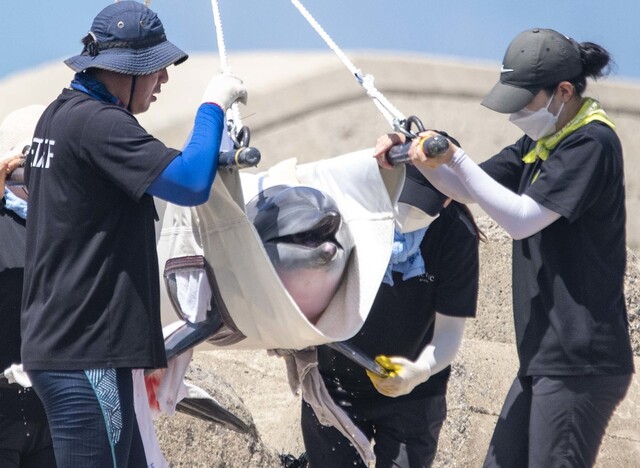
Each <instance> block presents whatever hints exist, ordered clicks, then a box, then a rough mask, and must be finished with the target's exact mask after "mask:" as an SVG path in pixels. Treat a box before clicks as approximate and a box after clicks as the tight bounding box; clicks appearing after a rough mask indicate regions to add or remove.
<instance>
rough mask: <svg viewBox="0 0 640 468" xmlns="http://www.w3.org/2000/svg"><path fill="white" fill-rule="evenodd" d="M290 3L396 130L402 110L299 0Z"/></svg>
mask: <svg viewBox="0 0 640 468" xmlns="http://www.w3.org/2000/svg"><path fill="white" fill-rule="evenodd" d="M291 3H292V4H293V6H295V7H296V8H297V9H298V11H299V12H300V13H301V14H302V16H304V18H305V19H306V20H307V22H308V23H309V24H310V25H311V27H312V28H313V29H315V30H316V32H317V33H318V34H319V35H320V37H322V39H324V41H325V42H326V43H327V45H328V46H329V48H330V49H331V50H333V52H335V54H336V55H337V56H338V58H340V60H342V63H343V64H344V65H345V66H346V67H347V69H348V70H349V71H350V72H351V73H352V74H353V75H354V76H355V78H356V80H357V81H358V83H359V84H360V86H362V87H363V88H364V90H365V91H366V92H367V95H368V96H369V97H370V98H371V99H373V103H374V104H375V105H376V107H377V108H378V110H379V111H380V112H381V113H382V115H383V116H384V118H385V119H386V120H387V122H389V125H391V127H392V128H393V129H394V130H398V129H399V127H401V122H402V121H404V120H405V117H404V115H403V114H402V112H400V111H399V110H398V109H397V108H396V107H395V106H393V105H392V104H391V103H390V102H389V101H388V100H387V98H385V97H384V96H383V95H382V93H381V92H380V91H378V89H376V87H375V85H374V77H373V76H372V75H363V74H362V72H361V71H360V70H359V69H358V68H356V67H355V65H354V64H353V63H352V62H351V60H349V58H348V57H347V56H346V55H345V54H344V53H343V52H342V51H341V50H340V48H339V47H338V45H337V44H336V43H335V42H334V41H333V39H331V37H330V36H329V34H327V32H326V31H325V30H324V29H323V28H322V26H320V23H318V22H317V21H316V20H315V18H314V17H313V16H312V15H311V13H309V10H307V9H306V8H305V7H304V5H302V3H300V1H299V0H291Z"/></svg>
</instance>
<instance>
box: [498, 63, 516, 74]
mask: <svg viewBox="0 0 640 468" xmlns="http://www.w3.org/2000/svg"><path fill="white" fill-rule="evenodd" d="M512 71H515V70H514V69H513V68H504V65H500V73H507V72H512Z"/></svg>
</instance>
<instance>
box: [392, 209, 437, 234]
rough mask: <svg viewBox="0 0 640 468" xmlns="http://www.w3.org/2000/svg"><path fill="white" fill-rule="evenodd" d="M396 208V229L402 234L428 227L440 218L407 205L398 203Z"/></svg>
mask: <svg viewBox="0 0 640 468" xmlns="http://www.w3.org/2000/svg"><path fill="white" fill-rule="evenodd" d="M395 208H396V209H395V211H396V213H395V214H396V229H397V230H398V231H399V232H401V233H402V234H406V233H408V232H413V231H417V230H418V229H422V228H425V227H428V226H429V225H430V224H431V223H432V222H433V221H434V220H435V219H436V218H437V217H438V216H439V215H436V216H430V215H428V214H427V213H425V212H424V211H422V210H421V209H419V208H416V207H415V206H413V205H408V204H406V203H398V204H397V205H396V207H395Z"/></svg>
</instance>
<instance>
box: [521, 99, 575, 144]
mask: <svg viewBox="0 0 640 468" xmlns="http://www.w3.org/2000/svg"><path fill="white" fill-rule="evenodd" d="M555 95H556V93H555V92H554V93H553V95H552V96H551V98H550V99H549V102H547V105H546V106H545V107H543V108H542V109H538V110H537V111H532V110H529V109H527V108H526V107H525V108H524V109H522V110H519V111H518V112H514V113H513V114H511V115H510V116H509V121H510V122H511V123H512V124H514V125H515V126H517V127H518V128H520V130H522V131H523V132H524V133H526V134H527V136H528V137H529V138H531V139H532V140H534V141H537V140H539V139H540V138H542V137H546V136H547V135H551V134H552V133H555V131H556V123H557V122H558V116H559V115H560V112H562V108H563V107H564V102H563V103H562V105H561V106H560V110H559V111H558V113H557V114H556V115H553V114H552V113H551V112H549V105H550V104H551V101H553V96H555Z"/></svg>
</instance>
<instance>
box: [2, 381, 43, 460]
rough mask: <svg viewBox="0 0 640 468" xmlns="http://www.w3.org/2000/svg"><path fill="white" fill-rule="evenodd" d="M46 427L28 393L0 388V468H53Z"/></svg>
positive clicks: (37, 402)
mask: <svg viewBox="0 0 640 468" xmlns="http://www.w3.org/2000/svg"><path fill="white" fill-rule="evenodd" d="M55 466H56V461H55V457H54V455H53V445H52V443H51V434H50V433H49V425H48V424H47V418H46V416H45V414H44V409H43V408H42V403H41V402H40V400H39V399H38V397H37V396H36V394H35V392H34V391H33V390H31V389H25V388H22V387H20V386H19V385H6V386H3V387H0V467H2V468H55Z"/></svg>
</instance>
